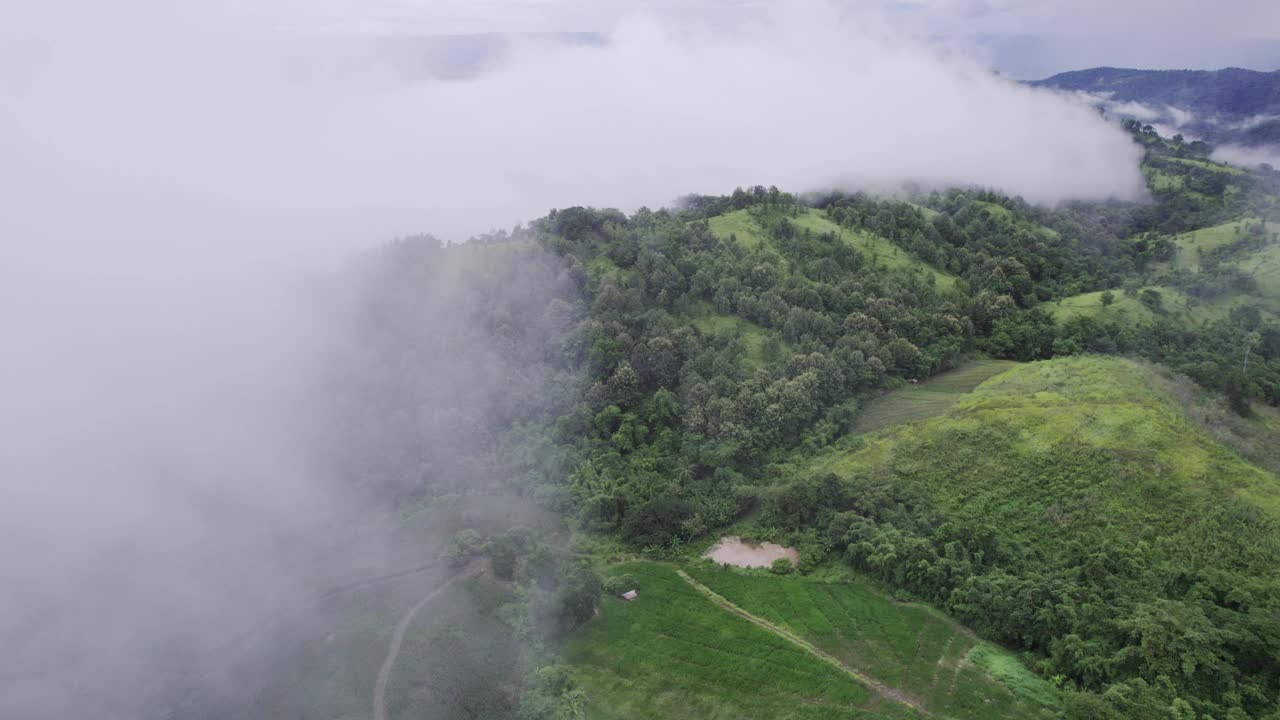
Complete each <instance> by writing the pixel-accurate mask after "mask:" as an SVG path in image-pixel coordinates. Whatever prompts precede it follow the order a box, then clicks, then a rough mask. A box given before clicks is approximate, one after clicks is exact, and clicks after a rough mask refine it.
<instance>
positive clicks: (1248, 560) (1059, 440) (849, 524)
mask: <svg viewBox="0 0 1280 720" xmlns="http://www.w3.org/2000/svg"><path fill="white" fill-rule="evenodd" d="M1148 375H1149V373H1148V371H1146V370H1144V369H1143V368H1141V367H1140V366H1138V365H1135V364H1133V363H1129V362H1124V361H1119V360H1104V359H1096V358H1091V359H1083V358H1081V359H1072V360H1055V361H1053V362H1051V363H1036V364H1032V365H1028V366H1024V367H1020V368H1016V369H1013V370H1010V371H1008V372H1006V373H1004V374H1002V375H1000V376H998V377H996V378H994V379H993V380H991V381H990V382H988V383H986V384H984V385H983V386H981V387H980V388H979V389H978V390H977V391H976V392H975V393H974V394H973V395H972V396H971V397H970V398H967V399H965V400H964V401H962V402H961V403H959V404H957V406H956V407H955V408H954V409H953V410H952V411H951V412H950V413H948V415H946V416H943V417H940V418H935V419H932V420H926V421H923V422H922V423H919V424H916V425H911V426H906V427H903V428H900V429H899V430H897V431H895V432H893V433H890V434H888V435H885V436H882V437H878V438H875V439H868V440H866V441H865V442H864V443H860V445H861V446H860V447H857V448H856V449H851V450H849V451H832V452H830V453H828V454H827V455H825V456H823V457H822V458H820V459H818V460H815V461H814V462H813V463H812V465H811V467H810V468H808V470H807V471H805V472H803V473H801V477H802V478H811V479H800V480H797V481H796V482H797V483H799V484H801V485H808V486H809V487H811V488H814V492H812V493H811V494H805V493H799V492H788V493H785V494H783V495H780V498H785V499H786V502H785V503H784V502H783V501H782V500H781V499H779V500H777V501H774V503H773V504H772V505H771V506H766V508H765V510H764V512H765V513H766V514H767V515H768V517H769V518H770V520H771V522H773V523H776V524H778V525H780V526H782V527H784V528H788V529H793V530H799V529H801V528H804V527H825V528H826V530H825V535H824V536H823V538H822V539H821V541H820V542H822V543H824V544H826V545H827V546H829V547H831V548H833V551H834V552H836V553H838V554H840V555H841V556H842V557H844V558H845V559H846V560H847V561H848V562H850V563H851V564H853V565H854V566H855V567H857V568H859V569H860V570H862V571H864V572H867V573H870V574H872V575H874V576H876V577H879V578H881V579H882V580H884V581H885V582H887V583H890V584H891V585H894V586H896V587H901V588H904V589H907V590H910V591H911V592H913V593H915V594H916V595H918V596H919V597H922V598H925V599H928V600H931V601H933V602H937V603H939V604H941V605H942V606H943V607H945V608H946V609H947V610H948V611H950V612H953V613H955V614H956V615H957V616H958V617H960V618H962V619H963V620H965V621H966V622H968V623H970V624H971V625H972V626H973V627H974V628H976V629H977V630H979V632H981V633H983V634H984V635H986V636H987V637H990V638H993V639H995V640H997V641H999V642H1002V643H1006V644H1009V645H1011V646H1014V647H1021V648H1025V649H1027V650H1029V651H1032V652H1033V653H1035V654H1037V655H1039V656H1040V657H1041V660H1040V661H1039V662H1040V668H1041V671H1042V673H1043V674H1044V675H1045V676H1046V677H1048V676H1062V677H1063V678H1065V679H1066V680H1067V681H1068V682H1070V683H1071V684H1073V685H1075V686H1077V687H1079V688H1081V689H1087V690H1092V691H1097V692H1102V693H1103V698H1104V699H1105V700H1106V701H1107V703H1108V707H1110V708H1111V711H1114V713H1115V715H1114V716H1115V717H1134V716H1138V715H1130V714H1126V713H1128V712H1136V711H1137V709H1138V707H1139V706H1141V705H1142V704H1144V703H1146V704H1147V705H1148V706H1147V707H1145V708H1144V709H1142V712H1157V711H1158V709H1159V708H1160V707H1169V706H1170V705H1171V704H1173V703H1175V702H1179V701H1180V702H1185V703H1187V704H1188V705H1189V706H1190V707H1192V708H1194V709H1195V711H1196V712H1197V713H1199V714H1206V715H1209V716H1212V717H1228V716H1229V715H1228V713H1230V712H1240V711H1243V712H1246V713H1249V714H1250V715H1252V716H1261V715H1262V714H1265V713H1264V711H1265V710H1266V709H1267V708H1268V707H1272V706H1273V704H1274V702H1275V694H1274V693H1275V687H1274V684H1273V681H1272V678H1274V677H1275V675H1276V672H1277V670H1278V669H1280V668H1278V667H1277V665H1276V662H1277V658H1280V655H1277V654H1276V653H1275V652H1274V648H1276V647H1280V644H1278V643H1280V624H1277V623H1276V622H1275V620H1276V618H1278V617H1280V588H1278V587H1277V586H1276V582H1277V579H1276V576H1275V575H1274V574H1273V573H1271V572H1270V571H1269V570H1268V568H1274V567H1276V563H1277V562H1280V535H1278V534H1277V532H1276V529H1277V528H1276V520H1277V517H1280V482H1277V480H1276V478H1275V476H1274V475H1272V474H1270V473H1267V472H1265V471H1263V470H1262V469H1260V468H1258V467H1256V466H1254V465H1251V464H1249V463H1247V462H1246V461H1244V460H1242V459H1241V458H1240V457H1239V456H1238V455H1236V454H1235V453H1234V452H1232V451H1231V450H1228V449H1227V448H1225V447H1223V446H1222V445H1220V444H1218V443H1216V442H1214V441H1213V440H1212V439H1211V438H1209V437H1208V436H1206V435H1204V434H1203V433H1202V432H1201V431H1200V430H1199V429H1198V428H1196V427H1194V426H1193V425H1192V424H1191V423H1190V422H1189V421H1188V420H1187V419H1186V416H1185V415H1184V413H1183V411H1182V408H1181V406H1179V405H1178V404H1176V402H1175V401H1174V400H1173V399H1172V398H1171V397H1169V396H1168V395H1164V394H1162V393H1160V392H1158V391H1156V390H1153V389H1152V385H1154V384H1155V383H1153V382H1152V380H1151V378H1150V377H1148ZM832 476H833V478H834V479H830V480H828V479H826V478H828V477H832ZM799 498H808V499H810V500H811V502H810V504H808V505H804V504H798V503H797V499H799ZM1131 695H1132V696H1134V697H1136V696H1141V697H1142V698H1144V699H1143V700H1141V701H1140V702H1139V701H1137V700H1134V701H1133V702H1134V703H1138V704H1137V705H1133V706H1128V705H1124V704H1123V703H1121V701H1120V698H1121V696H1125V697H1129V696H1131ZM1126 708H1127V709H1126ZM1111 711H1109V712H1111ZM1155 716H1156V715H1153V717H1155Z"/></svg>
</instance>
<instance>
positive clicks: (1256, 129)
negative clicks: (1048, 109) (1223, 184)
mask: <svg viewBox="0 0 1280 720" xmlns="http://www.w3.org/2000/svg"><path fill="white" fill-rule="evenodd" d="M1031 84H1032V85H1035V86H1038V87H1049V88H1056V89H1059V90H1073V91H1083V92H1088V93H1094V94H1098V95H1105V96H1106V97H1107V99H1108V100H1109V101H1110V102H1113V103H1139V104H1141V105H1143V106H1145V108H1146V112H1149V113H1153V114H1152V115H1151V116H1147V117H1139V118H1137V119H1140V120H1144V121H1152V120H1155V119H1157V118H1159V117H1163V118H1165V119H1166V120H1167V121H1168V122H1169V123H1170V124H1173V125H1175V126H1178V127H1179V128H1180V129H1185V131H1186V132H1188V133H1189V134H1194V135H1195V136H1197V137H1201V138H1203V139H1205V140H1208V141H1210V142H1226V143H1239V144H1244V145H1267V144H1278V143H1280V70H1277V71H1274V72H1259V71H1256V70H1245V69H1242V68H1225V69H1222V70H1132V69H1124V68H1110V67H1099V68H1090V69H1087V70H1073V71H1070V72H1064V73H1059V74H1057V75H1054V76H1052V77H1049V78H1045V79H1043V80H1037V81H1035V82H1033V83H1031ZM1170 107H1172V108H1176V109H1177V111H1178V112H1170V111H1168V108H1170ZM1120 112H1121V113H1122V114H1123V113H1124V111H1123V110H1120ZM1179 113H1181V115H1179Z"/></svg>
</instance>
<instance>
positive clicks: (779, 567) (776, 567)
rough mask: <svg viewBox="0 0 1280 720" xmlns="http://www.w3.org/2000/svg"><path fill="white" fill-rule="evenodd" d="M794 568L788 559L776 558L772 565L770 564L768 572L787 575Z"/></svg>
mask: <svg viewBox="0 0 1280 720" xmlns="http://www.w3.org/2000/svg"><path fill="white" fill-rule="evenodd" d="M794 569H795V566H794V565H792V564H791V561H790V560H788V559H787V558H778V559H777V560H774V561H773V565H772V566H770V568H769V572H771V573H774V574H775V575H789V574H791V571H792V570H794Z"/></svg>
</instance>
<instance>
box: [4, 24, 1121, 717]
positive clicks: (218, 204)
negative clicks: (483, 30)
mask: <svg viewBox="0 0 1280 720" xmlns="http://www.w3.org/2000/svg"><path fill="white" fill-rule="evenodd" d="M281 7H284V6H283V5H282V6H281ZM267 9H271V10H278V8H274V7H272V8H267ZM3 12H4V17H3V22H0V88H2V90H0V157H3V158H4V161H3V163H0V192H2V193H3V196H4V198H5V211H4V212H3V213H0V327H3V328H4V333H5V352H4V353H3V355H0V397H3V398H4V399H5V401H4V405H3V410H0V433H3V437H4V441H3V443H2V444H0V573H3V577H4V578H5V580H6V590H7V591H6V593H5V595H4V597H3V599H0V642H3V643H4V646H5V653H4V656H3V660H0V716H4V717H24V718H73V717H76V718H78V717H86V716H89V715H91V714H92V715H94V716H98V717H139V716H142V714H143V713H144V711H145V713H148V714H162V713H163V712H164V709H163V708H160V709H157V707H156V706H155V705H154V704H153V703H152V700H153V699H154V698H155V697H157V696H165V694H166V692H167V688H166V687H164V686H165V684H166V683H167V682H169V681H170V679H171V678H170V675H171V674H172V673H174V672H178V671H181V672H182V673H183V674H184V677H187V678H188V680H187V681H188V682H190V681H191V680H190V678H191V677H196V678H200V677H206V676H207V677H210V678H214V677H220V675H219V672H218V671H219V670H220V669H225V668H222V666H221V665H220V664H218V663H217V662H216V661H215V659H216V658H218V657H221V656H220V655H219V653H220V652H221V651H222V649H224V648H225V647H226V645H227V642H228V640H229V638H232V637H235V636H239V635H240V634H242V633H244V632H246V631H248V629H251V628H254V627H260V626H261V624H262V623H263V622H271V620H272V618H275V617H278V616H279V615H280V613H290V612H295V613H296V611H297V608H299V607H304V608H305V607H306V606H307V599H308V598H311V597H314V596H315V594H316V593H318V592H320V591H322V590H323V589H325V588H328V587H331V586H333V585H336V584H342V583H345V582H351V581H354V580H358V579H360V578H362V577H365V576H368V575H370V574H376V573H377V572H387V571H392V570H396V569H398V568H402V567H409V566H412V565H414V564H416V563H421V562H424V561H425V560H429V559H430V556H431V555H432V553H433V549H434V548H433V546H431V545H430V544H426V545H422V546H417V547H412V548H409V547H406V546H404V545H402V544H400V543H398V542H397V541H395V540H392V539H388V538H387V537H385V533H384V532H383V531H384V530H385V529H386V528H387V527H388V525H387V524H386V523H385V520H386V518H387V517H388V515H389V513H391V511H393V510H394V505H393V504H392V505H389V504H388V497H389V496H388V495H387V494H386V493H385V492H374V490H377V489H379V488H384V487H385V485H378V484H377V483H373V485H375V486H377V487H374V488H371V481H370V480H369V477H366V476H365V475H363V474H361V473H363V472H365V471H367V470H368V469H369V468H370V467H372V466H373V465H375V464H376V461H377V460H378V459H382V458H386V457H392V456H395V457H397V458H400V457H401V456H403V458H402V460H401V461H400V463H401V464H400V465H399V466H397V468H396V469H394V470H393V471H391V472H399V473H401V475H400V476H398V477H397V478H396V480H397V481H400V482H403V481H404V477H405V475H404V473H407V472H408V471H407V470H405V468H407V467H409V466H411V465H414V463H415V462H418V463H420V464H421V465H422V466H423V467H426V468H427V470H426V471H423V470H417V471H415V472H418V473H419V474H421V473H422V472H427V473H430V472H434V470H432V468H440V467H444V466H445V465H447V463H446V462H445V461H444V460H443V459H442V458H441V457H439V454H440V453H443V452H445V451H446V449H447V448H448V447H450V445H449V442H446V441H449V440H451V438H453V436H452V435H450V434H449V432H448V427H446V426H449V425H450V424H451V422H452V420H453V418H455V417H457V416H458V413H459V406H460V405H461V406H462V407H461V410H463V411H466V410H468V409H469V408H468V407H467V404H468V403H475V404H476V407H477V408H480V409H476V410H475V411H474V412H470V413H467V412H463V413H462V415H463V416H465V417H466V418H467V422H468V423H470V424H469V425H466V426H465V427H466V428H469V429H477V428H478V429H481V430H483V428H484V426H485V423H487V422H491V421H493V419H494V416H495V415H498V414H500V411H501V408H500V407H498V403H497V401H496V400H494V399H493V397H494V396H495V395H496V394H498V393H499V389H498V388H497V387H496V383H497V382H498V380H499V379H501V380H504V381H507V382H511V381H512V378H514V379H515V382H516V383H517V385H519V386H520V387H517V391H536V390H539V389H541V388H542V387H543V386H544V385H548V384H550V383H551V380H550V379H549V378H548V377H547V376H544V375H538V374H536V373H525V374H519V373H508V370H507V369H506V366H505V365H503V364H502V361H501V358H502V357H503V351H501V350H500V349H499V348H497V347H494V346H491V345H490V344H489V342H490V340H489V338H488V337H487V336H485V335H484V334H483V333H468V332H467V330H468V328H467V327H466V326H465V322H463V321H465V320H466V318H467V317H468V316H467V313H466V312H465V311H466V309H467V308H466V305H467V303H474V302H477V301H478V299H477V296H476V295H475V294H474V293H471V292H468V291H467V290H466V289H465V288H458V287H455V286H453V285H451V284H450V283H452V282H453V279H452V278H450V277H448V276H443V275H427V276H425V277H422V276H419V277H416V278H414V277H410V278H407V279H405V278H401V279H400V280H396V282H405V283H415V282H416V283H418V285H412V284H411V285H409V287H411V288H413V292H409V293H407V294H406V295H405V296H404V297H403V298H400V300H401V302H400V304H399V305H397V310H396V313H397V314H394V317H397V318H399V322H400V323H401V324H403V326H404V327H405V328H406V330H405V336H406V337H407V338H408V340H406V342H408V343H411V344H412V347H413V350H412V351H401V350H399V349H396V350H394V351H391V350H388V351H387V352H386V353H384V354H381V355H379V354H378V353H377V352H374V351H371V350H370V347H369V346H370V344H371V343H370V342H369V340H368V338H367V337H366V336H365V334H364V330H365V328H364V326H363V325H362V323H363V322H365V321H366V320H367V318H368V315H367V314H366V313H364V312H363V311H362V309H363V308H365V307H366V306H367V305H368V303H369V302H370V300H369V297H370V294H371V293H372V294H374V295H377V293H378V292H379V291H385V290H387V287H390V288H391V289H396V288H397V287H398V286H396V285H394V283H391V281H389V280H387V277H386V276H385V275H379V274H377V273H374V274H372V275H370V274H368V273H366V272H357V271H355V270H353V269H352V268H353V267H354V264H353V263H354V262H355V261H353V260H352V259H351V258H352V256H355V255H359V254H360V253H362V252H363V251H365V250H366V249H368V248H372V247H376V246H378V245H379V244H381V243H383V242H385V241H388V240H391V239H392V238H395V237H399V236H402V235H408V234H411V233H416V232H420V231H429V232H432V233H435V234H437V235H439V236H441V237H445V238H448V239H451V240H464V239H466V238H467V237H468V236H469V235H470V234H472V233H476V232H480V231H485V230H488V229H490V228H493V227H510V226H512V225H513V224H515V223H519V222H523V221H527V220H530V219H533V218H535V217H537V216H540V215H542V214H544V213H545V212H546V211H547V210H548V209H550V208H551V207H555V206H564V205H572V204H590V205H603V206H617V207H621V208H624V209H634V208H636V207H639V206H641V205H662V204H666V203H669V202H670V201H672V200H673V199H674V198H676V197H677V196H680V195H683V194H686V193H691V192H706V193H723V192H728V191H731V190H732V189H733V188H734V187H735V186H739V185H751V184H755V183H763V184H776V185H778V186H779V187H782V188H784V189H788V190H796V191H801V190H809V189H824V188H830V187H848V188H859V187H875V188H893V187H896V186H898V185H900V184H901V183H903V182H909V181H911V182H919V183H925V184H934V185H941V184H953V183H962V184H970V183H976V184H981V185H986V186H993V187H997V188H1001V189H1004V190H1007V191H1009V192H1014V193H1019V194H1022V195H1024V196H1026V197H1027V198H1028V199H1031V200H1033V201H1037V202H1046V203H1052V202H1056V201H1059V200H1063V199H1069V198H1100V199H1101V198H1113V197H1114V198H1135V197H1139V196H1140V193H1141V188H1142V182H1141V176H1140V174H1139V172H1138V170H1137V160H1138V150H1137V149H1136V148H1135V146H1134V145H1133V144H1132V143H1131V142H1130V141H1129V139H1128V138H1127V137H1126V136H1125V135H1124V134H1123V133H1122V132H1120V131H1119V130H1118V129H1116V128H1115V127H1114V126H1112V125H1110V124H1108V123H1107V122H1105V121H1104V120H1102V119H1101V118H1100V117H1098V116H1097V114H1096V113H1095V112H1094V111H1092V110H1091V109H1090V108H1088V107H1087V106H1086V105H1084V104H1082V103H1076V102H1074V101H1071V100H1069V99H1063V98H1061V97H1058V96H1055V95H1052V94H1048V93H1043V92H1039V91H1035V90H1031V89H1028V88H1025V87H1020V86H1017V85H1014V84H1012V83H1009V82H1007V81H1004V80H1002V79H1000V78H998V77H996V76H994V75H993V74H991V73H990V72H988V71H987V70H985V69H984V68H982V67H981V66H980V65H977V64H975V63H972V62H970V61H968V60H966V59H965V58H963V57H958V56H943V55H940V54H937V53H935V52H934V51H932V50H930V49H928V48H925V47H922V46H918V45H915V44H912V43H909V42H898V41H896V40H895V39H894V37H893V36H892V35H890V34H889V33H888V31H887V30H885V29H884V28H881V27H876V26H873V25H871V24H868V23H862V22H859V21H858V19H857V18H850V17H847V16H843V15H841V16H837V15H836V14H834V13H833V11H830V10H825V9H821V8H819V9H816V10H810V11H805V12H802V13H789V14H786V15H779V16H777V17H774V18H772V22H771V23H769V24H761V25H759V26H756V27H749V28H745V29H739V30H736V31H735V32H734V33H733V34H726V33H717V32H715V31H712V30H703V31H699V32H693V33H690V32H686V31H684V30H682V29H679V28H673V27H670V26H668V25H665V24H664V23H663V22H662V21H660V20H654V19H649V18H631V19H628V20H626V21H624V22H622V23H621V24H620V25H619V26H618V27H617V28H616V30H615V32H613V33H612V34H611V35H610V40H609V43H608V44H607V46H604V47H562V46H554V45H551V46H549V45H546V44H538V43H529V44H526V45H523V46H521V47H519V48H516V49H515V50H514V51H513V53H512V54H511V55H510V56H509V57H508V59H507V61H506V63H505V64H504V65H502V66H501V67H498V68H495V69H493V70H492V71H490V72H488V73H486V74H484V75H482V76H480V77H477V78H473V79H470V80H467V81H450V82H445V81H439V80H433V79H431V78H430V77H428V76H426V74H425V73H424V75H423V76H422V77H416V76H412V75H410V76H406V74H405V72H404V66H403V65H402V64H401V63H400V62H399V60H401V59H402V58H396V59H393V58H391V57H389V55H388V54H384V53H383V52H381V51H380V50H379V47H380V46H379V44H378V43H377V42H372V43H370V42H361V43H355V44H348V43H345V42H342V41H341V39H336V38H333V37H331V36H317V35H316V34H314V33H312V32H308V31H304V30H299V29H298V28H297V27H294V26H292V25H290V24H289V23H284V22H282V21H281V20H282V15H281V13H280V12H266V11H265V10H264V8H263V7H261V6H259V5H251V4H234V3H232V4H226V5H225V6H222V5H221V4H217V3H206V4H201V3H194V2H174V3H154V2H145V1H143V0H127V1H126V2H119V3H110V4H103V3H89V2H72V1H69V0H54V1H53V2H42V3H39V4H35V3H29V4H28V5H27V6H25V7H15V6H10V7H7V8H6V9H5V10H4V11H3ZM303 25H305V23H303ZM538 262H540V261H539V260H538V259H537V258H534V259H533V260H532V263H533V264H535V265H536V264H537V263H538ZM370 277H373V278H376V279H377V282H371V281H370ZM526 280H527V282H528V283H529V287H528V288H526V291H522V292H523V294H520V293H517V294H516V295H515V297H519V298H522V299H525V300H527V301H528V303H527V304H529V305H530V307H532V308H534V309H537V308H539V307H540V305H539V303H546V302H549V301H550V299H552V298H554V296H555V295H556V293H557V292H559V290H558V289H557V288H558V287H559V285H558V283H562V279H560V278H558V276H557V275H556V273H555V268H554V267H552V266H548V267H547V268H545V269H544V270H543V271H539V272H530V273H529V274H528V276H527V278H526ZM380 283H387V284H388V286H384V285H382V284H380ZM424 285H425V286H426V287H427V288H428V289H430V290H431V292H427V293H425V294H421V293H422V291H423V287H422V286H424ZM413 303H418V304H419V305H414V304H413ZM419 306H420V307H421V314H420V315H416V314H414V312H413V311H414V308H415V307H419ZM406 313H408V314H407V315H406ZM537 329H538V328H537V327H535V326H530V332H534V331H536V330H537ZM432 338H437V340H436V342H440V343H442V344H441V345H439V346H431V345H430V343H431V342H432ZM438 338H450V339H452V338H460V340H459V341H458V342H457V344H456V345H450V346H445V345H443V341H442V340H438ZM375 350H376V348H375ZM481 360H483V362H482V361H481ZM415 363H416V364H415ZM397 373H398V374H397ZM335 378H339V379H337V380H335ZM401 381H403V382H401ZM335 383H336V384H337V386H338V387H339V388H340V392H338V393H337V394H336V397H335V395H334V393H333V392H332V391H333V388H334V387H335ZM443 389H452V390H454V392H451V393H444V390H443ZM505 391H506V389H505V388H504V389H502V392H505ZM393 398H394V399H399V400H400V401H402V402H403V406H398V407H396V408H395V409H394V410H395V411H394V413H393V412H392V408H391V406H390V404H388V405H379V404H377V403H379V402H387V403H390V402H391V400H390V399H393ZM491 406H492V407H491ZM446 407H447V409H448V411H449V413H450V414H446V413H445V409H446ZM353 408H358V411H357V410H356V409H353ZM383 410H386V415H387V416H391V415H394V416H395V417H394V418H390V417H388V418H384V419H382V420H379V415H380V414H381V413H382V411H383ZM409 415H413V416H419V417H420V416H426V420H424V421H423V423H424V424H423V426H424V427H429V428H434V429H433V430H431V432H438V433H439V436H438V437H439V438H442V440H440V441H439V442H435V443H434V444H433V442H430V441H424V439H423V437H422V433H423V432H424V431H423V430H422V428H421V427H417V426H415V427H410V428H407V429H402V430H400V431H397V430H395V429H394V428H395V427H398V426H396V424H395V422H392V420H393V419H395V420H397V421H398V419H399V418H402V417H405V416H409ZM446 420H448V421H449V422H446ZM380 422H385V423H386V424H385V425H383V424H379V423H380ZM388 428H390V429H388ZM380 429H388V431H387V432H374V431H373V430H380ZM359 430H363V432H360V431H359ZM346 431H350V432H346ZM472 436H473V437H483V434H482V433H480V434H476V433H472ZM431 437H432V438H435V437H436V436H434V435H432V436H431ZM370 438H376V439H377V440H379V442H378V443H375V442H372V440H371V439H370ZM428 440H430V438H428ZM397 443H399V445H397ZM459 452H461V450H459ZM432 453H435V455H432ZM427 456H429V457H431V459H432V461H433V462H432V463H424V462H422V460H423V457H427ZM353 458H354V459H353ZM440 472H444V471H443V470H441V471H440ZM419 476H420V475H419ZM458 477H460V478H462V479H461V480H459V482H460V483H462V486H461V487H454V488H452V490H453V491H462V492H465V491H466V490H467V487H466V486H465V483H466V482H468V481H467V480H466V478H465V477H464V476H461V475H459V476H458ZM392 484H393V485H394V483H392ZM396 487H397V489H398V490H404V491H405V493H408V490H405V489H404V488H402V487H400V486H399V485H397V486H396ZM408 494H411V493H408ZM395 497H399V496H395ZM210 682H213V681H212V680H210Z"/></svg>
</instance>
